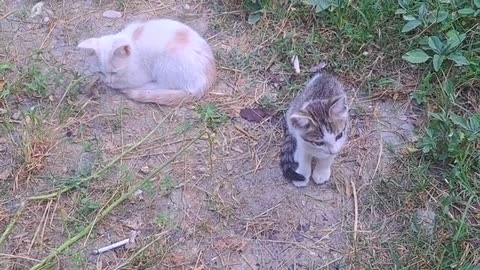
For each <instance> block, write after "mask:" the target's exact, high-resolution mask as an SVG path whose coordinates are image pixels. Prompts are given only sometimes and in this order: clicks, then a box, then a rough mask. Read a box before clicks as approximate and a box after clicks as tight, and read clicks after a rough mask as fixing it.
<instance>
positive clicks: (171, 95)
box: [123, 89, 198, 106]
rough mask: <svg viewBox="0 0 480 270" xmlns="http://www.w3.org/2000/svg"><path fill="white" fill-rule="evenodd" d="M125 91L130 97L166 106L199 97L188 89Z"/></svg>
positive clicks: (185, 102) (189, 101)
mask: <svg viewBox="0 0 480 270" xmlns="http://www.w3.org/2000/svg"><path fill="white" fill-rule="evenodd" d="M123 93H124V94H125V95H127V97H129V98H130V99H133V100H135V101H138V102H143V103H157V104H159V105H164V106H176V105H180V104H187V103H191V102H193V101H195V100H198V97H196V96H194V95H192V94H191V93H189V92H187V91H182V90H170V89H156V90H144V89H129V90H124V91H123Z"/></svg>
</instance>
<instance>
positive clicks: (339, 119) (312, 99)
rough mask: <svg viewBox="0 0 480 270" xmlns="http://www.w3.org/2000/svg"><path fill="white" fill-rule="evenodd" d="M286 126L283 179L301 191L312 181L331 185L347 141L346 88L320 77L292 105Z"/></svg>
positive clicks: (324, 76)
mask: <svg viewBox="0 0 480 270" xmlns="http://www.w3.org/2000/svg"><path fill="white" fill-rule="evenodd" d="M284 123H285V141H284V144H283V146H282V149H281V152H280V166H281V168H282V173H283V176H284V177H285V178H287V179H289V180H291V181H292V183H293V184H294V185H295V186H297V187H301V186H306V185H307V183H308V182H309V181H310V177H312V178H313V180H314V181H315V182H316V183H318V184H320V183H324V182H325V181H327V180H328V179H329V178H330V166H331V164H332V162H333V160H334V158H335V157H336V155H337V154H338V152H339V151H340V150H341V148H342V147H343V145H344V144H345V141H346V132H347V123H348V107H347V100H346V94H345V90H344V87H343V85H342V84H341V83H340V82H339V81H338V80H337V79H336V78H335V77H334V76H333V75H329V74H327V73H321V74H316V75H315V76H314V77H313V78H312V79H311V80H310V81H309V82H308V84H307V85H306V86H305V88H304V89H303V91H301V92H300V93H299V94H298V95H297V97H296V98H295V99H294V100H293V101H292V103H291V104H290V107H289V109H288V111H287V113H286V115H285V121H284ZM313 160H315V161H316V162H315V166H314V167H313Z"/></svg>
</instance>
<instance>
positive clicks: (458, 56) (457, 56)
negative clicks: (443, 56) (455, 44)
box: [447, 52, 470, 66]
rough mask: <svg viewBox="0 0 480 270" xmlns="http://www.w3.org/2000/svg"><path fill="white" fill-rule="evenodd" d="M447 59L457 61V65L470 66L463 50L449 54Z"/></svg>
mask: <svg viewBox="0 0 480 270" xmlns="http://www.w3.org/2000/svg"><path fill="white" fill-rule="evenodd" d="M447 59H449V60H452V61H453V62H455V66H468V65H469V64H470V62H469V61H468V60H467V58H465V56H463V54H462V53H461V52H454V53H451V54H449V55H448V56H447Z"/></svg>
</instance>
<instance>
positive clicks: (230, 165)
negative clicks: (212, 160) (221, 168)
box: [225, 163, 233, 171]
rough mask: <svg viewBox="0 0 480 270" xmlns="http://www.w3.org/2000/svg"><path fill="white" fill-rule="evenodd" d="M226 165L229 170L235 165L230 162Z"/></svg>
mask: <svg viewBox="0 0 480 270" xmlns="http://www.w3.org/2000/svg"><path fill="white" fill-rule="evenodd" d="M225 167H227V171H231V170H233V166H232V164H230V163H227V164H226V165H225Z"/></svg>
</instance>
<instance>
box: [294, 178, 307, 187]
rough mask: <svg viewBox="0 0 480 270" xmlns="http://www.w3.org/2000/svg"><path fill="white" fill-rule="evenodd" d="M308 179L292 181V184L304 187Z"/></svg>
mask: <svg viewBox="0 0 480 270" xmlns="http://www.w3.org/2000/svg"><path fill="white" fill-rule="evenodd" d="M308 182H309V180H308V179H305V180H303V181H292V184H293V185H294V186H296V187H306V186H307V185H308Z"/></svg>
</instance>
